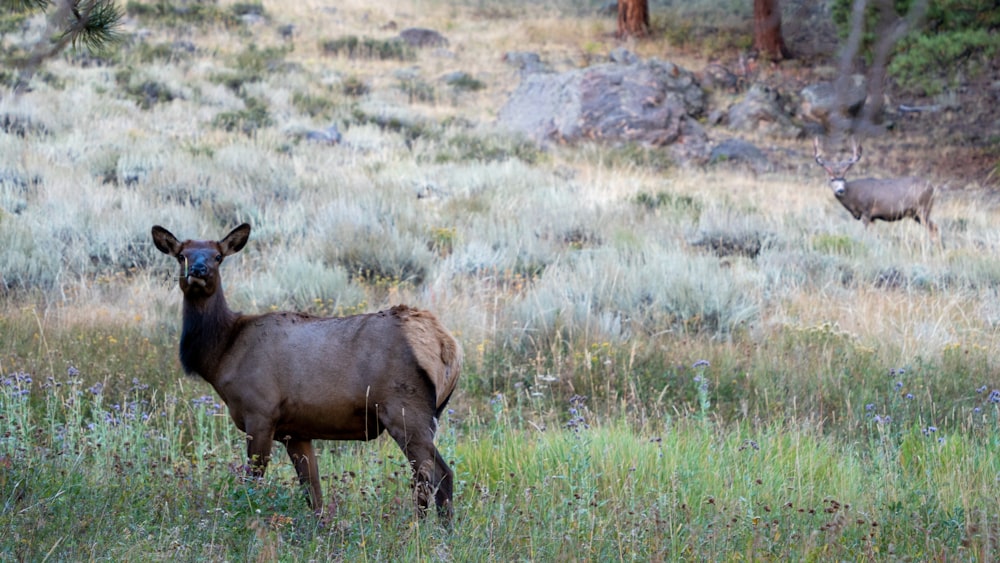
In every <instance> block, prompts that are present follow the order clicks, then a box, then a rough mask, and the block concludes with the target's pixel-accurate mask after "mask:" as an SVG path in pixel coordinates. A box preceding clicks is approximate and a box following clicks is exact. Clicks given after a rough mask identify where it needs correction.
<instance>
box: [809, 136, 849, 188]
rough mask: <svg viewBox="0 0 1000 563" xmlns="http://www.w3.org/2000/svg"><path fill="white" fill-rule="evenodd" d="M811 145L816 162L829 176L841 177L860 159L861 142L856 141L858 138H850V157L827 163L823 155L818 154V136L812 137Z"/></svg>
mask: <svg viewBox="0 0 1000 563" xmlns="http://www.w3.org/2000/svg"><path fill="white" fill-rule="evenodd" d="M813 147H815V149H816V164H819V165H820V166H822V167H823V169H824V170H826V172H827V173H828V174H829V175H830V177H831V178H843V177H844V174H847V171H848V170H850V169H851V167H852V166H854V165H855V164H857V162H858V161H859V160H861V144H860V143H858V140H857V139H855V138H853V137H852V138H851V150H852V154H851V159H850V160H845V161H843V162H835V163H833V164H828V163H827V162H826V161H825V160H823V156H822V155H821V154H820V149H819V137H813Z"/></svg>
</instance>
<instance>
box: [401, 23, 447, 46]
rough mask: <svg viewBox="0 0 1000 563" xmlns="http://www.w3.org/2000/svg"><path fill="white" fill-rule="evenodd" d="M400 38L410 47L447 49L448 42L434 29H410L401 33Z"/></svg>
mask: <svg viewBox="0 0 1000 563" xmlns="http://www.w3.org/2000/svg"><path fill="white" fill-rule="evenodd" d="M399 38H400V39H402V40H403V41H404V42H405V43H406V44H407V45H409V46H410V47H417V48H420V47H447V46H448V40H447V39H445V38H444V36H443V35H441V34H440V33H438V32H436V31H434V30H433V29H426V28H423V27H408V28H406V29H404V30H403V31H400V32H399Z"/></svg>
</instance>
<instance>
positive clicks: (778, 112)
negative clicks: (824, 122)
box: [728, 84, 802, 138]
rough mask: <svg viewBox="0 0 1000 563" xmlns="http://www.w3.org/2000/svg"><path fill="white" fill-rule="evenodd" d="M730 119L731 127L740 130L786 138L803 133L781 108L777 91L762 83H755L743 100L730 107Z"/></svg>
mask: <svg viewBox="0 0 1000 563" xmlns="http://www.w3.org/2000/svg"><path fill="white" fill-rule="evenodd" d="M728 120H729V127H730V129H735V130H738V131H761V132H763V133H765V134H768V135H777V136H780V137H786V138H797V137H800V136H801V135H802V129H800V128H799V127H798V126H796V125H795V124H794V123H792V119H791V117H789V116H788V115H787V114H786V113H785V111H784V110H783V109H782V108H781V103H780V101H779V99H778V94H777V92H775V91H774V90H772V89H770V88H768V87H767V86H763V85H761V84H754V85H753V86H752V87H751V88H750V91H749V92H747V94H746V96H744V97H743V99H742V100H741V101H739V102H737V103H735V104H733V105H732V107H730V108H729V115H728Z"/></svg>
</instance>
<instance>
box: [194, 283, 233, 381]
mask: <svg viewBox="0 0 1000 563" xmlns="http://www.w3.org/2000/svg"><path fill="white" fill-rule="evenodd" d="M239 318H240V314H239V313H234V312H233V311H231V310H230V309H229V306H228V305H227V304H226V298H225V296H224V295H223V293H222V287H221V286H220V287H219V288H218V290H217V291H215V293H213V294H212V295H209V296H204V295H194V294H193V292H191V291H189V292H187V293H186V294H185V296H184V319H183V328H182V329H181V344H180V360H181V365H182V366H183V367H184V371H185V372H187V373H188V374H198V375H200V376H201V377H202V378H203V379H205V380H206V381H208V382H209V383H214V381H215V379H216V377H217V375H218V368H219V363H220V362H221V360H222V356H223V355H224V354H225V352H226V350H227V349H228V348H229V346H230V344H231V343H232V340H233V335H234V334H235V327H236V324H237V321H238V319H239Z"/></svg>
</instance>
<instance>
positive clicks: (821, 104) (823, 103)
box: [799, 74, 868, 132]
mask: <svg viewBox="0 0 1000 563" xmlns="http://www.w3.org/2000/svg"><path fill="white" fill-rule="evenodd" d="M846 87H847V89H846V92H845V99H844V103H843V106H841V104H840V103H838V100H837V87H836V85H835V84H834V83H832V82H820V83H818V84H811V85H809V86H806V87H805V88H803V89H802V91H801V92H800V96H801V98H802V103H801V105H800V107H799V115H800V116H801V117H802V118H803V119H806V120H810V121H814V122H816V123H819V124H820V125H822V126H823V129H824V130H825V131H827V132H829V131H830V130H831V125H832V122H833V121H835V120H836V118H838V117H839V118H844V119H847V118H853V117H857V115H858V114H859V113H861V108H863V107H864V105H865V100H866V99H867V97H868V88H867V84H866V82H865V77H864V76H863V75H861V74H854V75H851V76H849V77H847V83H846Z"/></svg>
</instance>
